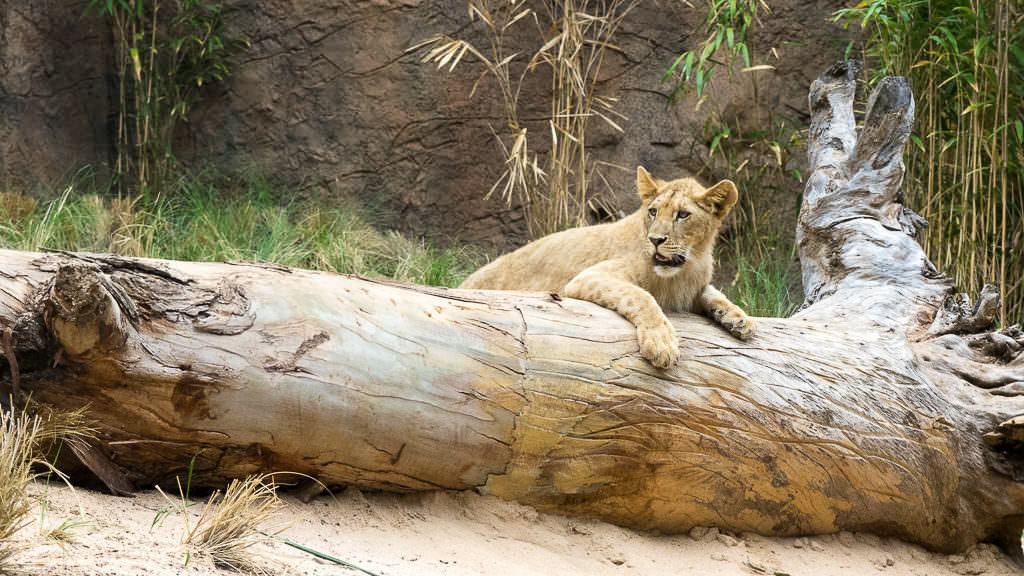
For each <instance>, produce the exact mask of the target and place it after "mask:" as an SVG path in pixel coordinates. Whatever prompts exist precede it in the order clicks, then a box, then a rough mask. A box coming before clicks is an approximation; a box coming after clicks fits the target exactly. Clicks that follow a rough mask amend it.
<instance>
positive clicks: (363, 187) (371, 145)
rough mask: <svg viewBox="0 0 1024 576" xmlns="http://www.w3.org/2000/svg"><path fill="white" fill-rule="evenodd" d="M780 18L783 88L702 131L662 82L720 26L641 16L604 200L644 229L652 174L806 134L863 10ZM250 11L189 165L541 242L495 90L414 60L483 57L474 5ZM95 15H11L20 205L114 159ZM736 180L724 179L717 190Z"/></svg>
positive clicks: (0, 50) (766, 87)
mask: <svg viewBox="0 0 1024 576" xmlns="http://www.w3.org/2000/svg"><path fill="white" fill-rule="evenodd" d="M698 4H699V3H698ZM770 4H771V6H772V8H773V12H772V13H771V14H770V15H766V16H765V17H764V22H763V26H761V27H760V28H759V29H758V32H757V35H756V38H755V39H754V41H753V42H754V43H755V44H756V45H757V46H759V47H762V48H764V49H767V48H768V47H775V48H776V51H777V54H778V58H777V59H776V58H775V57H774V56H772V57H771V58H770V59H769V63H771V64H773V65H775V66H776V67H777V69H776V70H775V71H770V72H760V73H758V74H759V76H758V86H757V97H756V99H755V96H754V91H753V86H752V83H751V82H750V75H749V74H745V75H740V76H738V77H737V78H738V80H737V81H736V82H734V83H732V84H729V85H727V83H726V82H721V83H720V85H721V87H720V88H719V89H716V90H715V91H714V92H713V93H712V95H711V97H710V98H709V99H708V101H706V102H705V103H704V104H703V106H702V107H701V110H700V111H696V110H694V104H695V100H694V99H692V98H689V99H687V100H684V101H683V102H681V103H679V104H676V105H670V104H669V102H668V100H667V95H668V93H669V91H670V88H669V87H668V86H667V85H663V84H661V83H660V77H661V75H662V73H663V72H664V70H665V68H666V67H667V65H668V64H669V63H671V61H672V59H673V58H674V57H675V56H676V55H678V54H679V53H680V52H682V51H683V50H685V49H687V48H691V47H694V46H696V45H697V44H698V43H699V41H700V39H701V38H700V32H699V30H700V23H701V19H702V14H701V8H702V7H701V6H699V5H698V7H697V8H688V7H686V6H685V5H683V4H682V3H679V2H674V1H671V2H645V3H643V4H641V5H640V6H639V7H638V8H637V9H636V10H634V12H632V13H631V14H630V15H629V17H628V18H627V20H626V23H625V25H624V28H623V29H622V30H621V32H620V34H619V35H618V37H617V41H618V44H619V45H620V46H621V48H622V52H621V53H617V54H613V55H612V56H611V57H610V59H609V61H608V63H607V64H606V66H605V68H604V73H603V74H602V80H603V81H602V82H601V89H602V90H603V91H604V93H606V94H610V95H613V96H617V97H619V98H620V101H619V103H618V105H617V110H618V111H619V112H622V113H623V114H625V115H626V116H628V117H629V120H628V121H627V122H625V123H624V124H623V127H624V128H625V132H623V133H618V132H615V131H613V130H611V129H609V128H605V127H602V126H599V125H597V123H595V125H594V128H595V129H594V131H593V132H592V133H591V134H590V136H589V137H588V138H589V143H590V148H591V151H592V153H593V158H594V159H595V160H598V161H602V162H605V163H608V164H607V165H604V167H603V168H602V174H603V176H604V179H603V180H602V179H598V178H595V179H593V180H592V181H593V182H594V191H595V192H598V193H601V194H603V195H604V197H605V198H606V199H608V200H609V201H610V203H611V204H612V205H613V206H616V207H618V208H621V209H623V210H630V209H632V208H633V207H635V201H634V199H633V184H632V182H633V178H634V170H635V166H636V165H637V164H643V165H644V166H646V167H647V168H649V169H650V170H651V171H652V172H654V173H655V174H656V175H664V176H666V177H674V176H677V175H679V174H682V173H684V172H691V173H697V172H698V171H700V170H701V169H702V168H703V167H704V166H705V163H706V161H707V155H708V138H707V135H706V131H705V120H706V118H707V115H708V114H709V113H710V112H712V111H716V112H718V113H719V114H722V115H725V116H728V117H730V118H732V117H738V118H739V119H740V121H741V122H743V123H745V124H746V125H748V126H751V127H753V126H754V125H755V124H756V123H758V122H764V121H766V120H767V118H768V117H769V115H770V114H771V112H772V111H775V112H776V113H782V114H785V115H788V116H790V117H791V118H795V119H797V120H802V119H805V118H806V109H807V105H806V91H807V86H808V85H809V83H810V81H811V79H812V78H813V77H814V76H815V75H816V73H817V72H818V71H820V70H821V69H823V68H824V67H825V66H826V65H827V64H828V63H829V62H831V61H833V60H835V59H837V58H839V57H840V56H841V54H842V48H843V46H844V43H843V42H842V41H841V40H840V39H839V37H840V36H842V35H843V34H844V32H843V31H842V30H840V29H838V28H837V27H835V26H833V25H831V24H828V23H827V22H826V19H827V16H828V14H829V13H831V11H832V10H834V9H835V8H837V7H839V6H840V5H843V4H845V2H842V1H840V0H819V1H817V2H801V1H798V0H774V1H772V2H770ZM231 7H232V13H231V15H229V17H228V18H229V21H230V22H231V27H232V29H233V31H234V32H237V33H238V34H240V35H243V36H245V37H247V38H248V39H249V40H250V42H251V47H250V48H249V49H248V50H247V51H245V52H244V53H242V54H241V55H240V56H239V58H238V61H237V63H236V64H235V66H234V67H233V71H232V74H231V76H230V77H229V78H228V79H227V80H226V81H225V82H223V83H221V84H217V85H213V86H210V90H209V91H208V92H207V93H206V95H205V99H204V100H203V101H202V102H201V103H200V104H199V105H198V106H197V107H195V108H194V111H193V112H192V114H191V118H190V120H191V121H190V123H189V124H188V125H186V126H184V127H183V128H182V129H180V130H179V131H178V139H177V141H176V151H177V154H178V156H179V158H180V159H182V160H184V161H186V162H187V163H190V164H192V165H200V164H205V163H207V162H208V163H210V164H212V165H213V166H216V167H217V168H218V169H220V170H223V171H227V172H229V173H231V172H237V171H245V172H250V173H253V174H258V175H261V176H265V177H266V178H268V179H269V180H270V181H271V182H272V183H274V184H275V185H276V186H277V189H279V190H280V191H281V193H282V195H283V196H289V197H290V196H296V197H300V198H314V199H318V200H323V201H327V202H336V201H337V202H340V201H341V200H342V199H344V198H352V199H356V200H358V201H359V202H360V203H362V204H363V205H366V206H368V207H371V208H372V209H375V210H376V211H377V212H378V213H379V221H380V223H381V224H382V225H384V226H390V227H396V228H399V229H402V230H404V231H406V232H410V233H414V234H423V235H426V236H431V237H434V238H436V239H437V240H439V241H442V242H443V241H445V240H446V239H447V238H449V237H452V236H454V237H458V238H459V239H460V240H464V241H473V242H477V243H480V244H482V245H483V246H485V247H487V248H488V249H490V250H492V251H496V250H502V249H506V248H508V247H511V246H512V245H514V244H516V243H520V242H522V241H523V240H525V230H526V227H525V223H524V222H523V219H522V213H521V211H520V210H518V209H517V208H516V207H514V206H513V207H512V208H508V207H506V206H505V204H504V203H503V202H502V201H501V200H500V199H498V198H491V199H490V200H484V199H483V196H484V195H485V194H486V192H487V191H488V190H489V189H490V187H491V185H492V183H493V182H494V180H495V178H496V177H497V176H498V175H499V174H500V173H501V171H502V169H503V165H502V161H503V159H502V156H501V153H500V151H499V148H498V145H497V143H496V141H495V138H494V135H493V134H492V131H491V129H492V128H493V129H494V130H497V131H501V130H502V128H503V115H502V104H501V101H500V100H499V99H498V97H497V94H496V92H495V90H494V86H493V84H492V83H491V82H490V80H484V81H483V82H482V83H481V85H480V88H479V89H478V90H477V93H476V94H475V95H474V97H473V98H470V97H469V95H470V91H471V88H472V85H473V83H474V82H475V81H476V79H477V75H478V73H479V70H480V68H479V67H478V66H474V65H473V63H472V62H471V61H467V62H464V63H463V64H461V65H460V66H459V68H457V69H456V70H455V71H454V72H452V73H448V72H438V71H437V70H435V69H434V68H433V67H431V66H428V65H424V64H421V63H420V62H419V57H418V56H417V55H415V54H408V53H407V52H406V50H407V48H409V47H410V46H412V45H413V44H415V43H416V42H418V41H420V40H423V39H425V38H428V37H430V36H432V35H433V34H436V33H439V32H449V33H451V32H459V34H460V36H462V37H466V36H467V35H468V37H469V38H470V39H475V40H477V41H479V42H483V40H484V39H483V37H482V36H479V34H480V31H478V30H476V29H475V27H474V26H472V25H470V23H469V19H468V16H467V11H466V5H465V1H464V0H424V1H417V0H372V1H353V0H349V1H343V2H338V1H334V0H265V1H257V0H232V1H231ZM83 9H84V5H83V4H78V5H75V4H69V3H67V2H66V1H64V2H60V1H57V0H44V1H40V2H31V3H23V2H21V1H20V0H19V1H18V2H15V0H0V24H2V32H0V34H2V35H3V36H2V37H0V67H2V72H3V78H2V79H0V118H3V124H2V125H0V138H2V143H0V144H2V146H3V148H2V150H3V157H2V158H0V173H2V174H3V179H4V184H5V186H6V187H8V188H10V187H12V186H24V185H30V184H32V183H33V182H36V181H39V180H48V181H54V180H59V179H60V177H61V176H62V175H66V174H68V173H69V171H71V170H74V169H75V168H77V167H78V166H80V165H81V164H84V163H89V164H92V165H94V166H100V167H101V166H103V165H104V164H106V163H109V161H110V159H111V158H112V154H113V151H112V142H113V140H114V139H113V134H114V130H115V128H116V127H115V126H114V124H115V123H116V114H115V113H114V112H113V111H114V110H116V97H117V94H116V91H115V90H116V76H115V71H114V68H113V57H112V53H111V42H110V38H109V31H108V30H107V28H106V26H105V24H104V22H103V21H102V20H101V19H100V18H99V17H98V16H95V15H90V14H85V15H83ZM523 30H529V27H526V26H524V27H523ZM473 34H478V35H477V36H473ZM528 35H529V32H524V36H522V37H520V38H517V40H523V41H528V40H531V39H530V38H529V37H528ZM545 74H546V72H545V71H539V72H538V74H537V75H536V76H534V77H533V79H531V80H530V82H529V83H528V85H527V86H526V88H525V89H524V92H523V103H522V109H523V110H524V113H523V116H524V117H527V118H533V119H540V118H542V117H543V116H544V115H545V114H546V113H547V111H548V106H549V104H548V100H547V98H548V88H549V82H550V81H549V80H548V79H547V77H546V76H545ZM719 74H721V76H722V79H723V80H724V76H725V73H724V70H722V69H720V72H719ZM528 128H529V130H530V132H531V134H534V135H536V136H537V138H535V140H538V139H542V138H540V135H546V132H547V126H546V124H545V123H544V122H542V121H539V120H536V121H534V122H531V123H529V124H528ZM796 162H803V159H802V158H799V159H798V160H796ZM613 165H617V166H620V167H621V168H615V167H614V166H613ZM726 175H727V173H726V171H725V170H724V169H723V167H722V166H718V165H715V164H712V167H711V168H710V169H705V171H704V172H703V173H702V176H706V177H707V179H709V180H710V179H714V178H718V177H724V176H726ZM604 180H606V181H607V184H608V185H607V186H606V185H605V182H604ZM793 187H794V189H796V188H797V187H798V185H796V183H795V182H794V183H793Z"/></svg>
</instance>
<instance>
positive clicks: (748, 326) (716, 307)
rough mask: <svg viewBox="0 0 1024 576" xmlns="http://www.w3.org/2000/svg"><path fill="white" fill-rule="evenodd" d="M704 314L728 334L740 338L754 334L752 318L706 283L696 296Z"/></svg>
mask: <svg viewBox="0 0 1024 576" xmlns="http://www.w3.org/2000/svg"><path fill="white" fill-rule="evenodd" d="M697 302H698V304H699V305H700V308H701V310H702V311H703V312H704V314H706V315H708V316H709V317H710V318H711V319H712V320H714V321H715V322H718V323H719V324H721V325H722V327H723V328H725V329H726V330H728V331H729V333H730V334H732V335H733V336H735V337H737V338H739V339H740V340H750V339H751V338H753V336H754V331H755V328H756V325H755V323H754V319H753V318H751V317H750V316H747V314H746V312H744V311H743V310H742V309H741V308H740V307H739V306H737V305H735V304H733V303H732V302H730V301H729V299H728V298H726V297H725V294H722V293H721V292H719V291H718V289H717V288H715V287H714V286H712V285H710V284H708V285H707V286H705V287H704V291H703V292H701V293H700V296H698V297H697Z"/></svg>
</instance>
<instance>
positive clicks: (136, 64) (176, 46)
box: [88, 0, 247, 195]
mask: <svg viewBox="0 0 1024 576" xmlns="http://www.w3.org/2000/svg"><path fill="white" fill-rule="evenodd" d="M88 8H89V9H90V10H94V11H96V12H98V13H99V14H100V15H102V16H104V17H106V18H107V19H108V20H109V23H110V26H111V33H112V35H113V42H114V47H115V50H114V57H115V65H116V68H117V74H118V85H117V90H118V116H117V132H116V145H117V158H116V161H115V165H114V172H115V174H114V176H115V178H116V179H115V182H116V184H117V188H118V192H119V193H120V194H122V195H124V194H126V193H129V192H135V193H140V192H143V191H145V190H147V189H148V188H151V187H153V186H157V185H162V184H163V183H164V180H165V179H166V178H169V177H170V175H171V168H172V166H173V164H174V162H175V158H174V154H173V151H172V149H171V143H172V142H173V138H174V131H175V128H176V127H177V126H178V124H179V123H180V122H183V121H187V120H188V114H189V112H190V110H191V109H192V106H193V105H194V104H195V103H196V101H197V100H198V98H199V93H200V90H201V89H202V87H203V85H204V84H206V85H209V84H211V83H213V82H216V81H219V80H221V79H223V78H224V77H225V76H226V75H227V74H228V71H229V68H228V61H229V59H230V58H231V57H232V56H233V55H234V54H235V53H237V52H238V51H240V50H241V49H242V48H244V47H245V46H247V42H246V41H244V40H241V39H238V38H233V37H231V36H230V35H229V34H228V32H227V27H226V23H225V20H224V14H225V7H224V1H223V0H90V2H89V4H88Z"/></svg>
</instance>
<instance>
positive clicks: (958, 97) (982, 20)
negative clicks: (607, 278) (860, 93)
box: [835, 0, 1024, 325]
mask: <svg viewBox="0 0 1024 576" xmlns="http://www.w3.org/2000/svg"><path fill="white" fill-rule="evenodd" d="M835 19H837V20H839V21H842V22H843V23H845V24H848V25H849V24H852V25H857V26H860V27H862V28H863V30H864V33H865V39H864V45H863V48H862V52H863V57H864V59H865V61H866V62H867V63H868V65H867V69H868V70H869V74H868V78H869V80H868V81H869V82H871V83H873V82H875V81H877V80H878V79H879V78H881V77H883V76H888V75H900V76H906V77H908V78H909V80H910V83H911V87H912V88H913V91H914V96H915V98H916V104H917V114H916V116H917V118H916V125H915V128H914V134H913V135H912V136H911V142H912V144H911V146H910V147H909V148H908V151H907V154H906V155H907V158H906V164H907V173H906V179H905V183H904V186H905V188H906V192H907V204H908V205H909V206H911V207H912V208H914V209H915V210H917V211H919V212H920V213H921V215H922V216H923V217H924V218H925V219H927V220H928V222H929V223H930V225H929V227H928V228H926V229H925V231H924V233H923V237H922V239H921V242H922V245H923V246H924V248H925V250H926V252H927V253H928V256H929V258H931V260H932V261H933V262H934V263H935V265H936V266H937V267H938V268H939V270H941V271H944V272H946V273H948V274H950V275H951V276H952V277H953V279H954V280H955V282H956V284H957V285H958V286H959V287H960V288H961V289H966V290H968V291H976V290H979V289H980V288H981V286H982V284H984V283H996V284H998V285H999V288H1000V292H1001V293H1002V296H1003V298H1002V306H1001V309H1000V322H1001V323H1002V324H1003V325H1006V324H1008V323H1013V322H1016V321H1019V320H1020V319H1021V316H1022V314H1024V285H1022V282H1024V252H1022V251H1021V250H1019V249H1015V248H1019V247H1021V246H1024V2H1021V1H1020V0H895V1H893V0H886V1H881V0H864V1H862V2H860V3H858V4H857V5H856V6H853V7H851V8H848V9H844V10H839V11H837V12H836V13H835Z"/></svg>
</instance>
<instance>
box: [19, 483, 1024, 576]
mask: <svg viewBox="0 0 1024 576" xmlns="http://www.w3.org/2000/svg"><path fill="white" fill-rule="evenodd" d="M33 494H34V495H35V496H36V497H37V498H43V497H45V500H46V502H47V507H46V514H45V517H42V515H41V514H40V508H39V507H37V509H36V511H35V514H34V516H35V518H34V520H33V522H32V524H31V525H29V526H27V527H26V528H25V529H23V530H22V532H21V533H19V535H18V539H19V540H20V541H22V542H23V543H24V544H26V545H27V546H28V549H27V550H25V551H24V552H23V553H21V554H20V555H19V556H17V558H16V560H17V563H18V564H19V565H20V567H21V569H22V571H23V572H24V573H27V574H39V575H51V574H52V575H76V576H77V575H86V574H88V575H111V576H114V575H117V576H125V575H136V574H144V575H146V576H164V575H172V574H188V575H192V574H211V575H212V574H218V575H226V574H230V573H231V572H229V571H226V570H223V569H218V568H216V567H215V566H214V565H213V564H212V562H211V561H210V560H209V559H207V558H204V557H202V556H201V555H197V554H196V552H195V551H194V550H191V551H190V550H189V548H188V547H186V546H184V545H182V544H181V540H182V536H183V533H184V531H185V519H184V517H183V516H182V515H181V514H176V515H171V516H168V517H167V518H165V519H164V520H163V522H162V523H159V524H158V525H156V526H154V525H153V524H154V518H155V517H156V515H157V511H158V510H160V509H161V508H162V507H163V506H164V505H165V504H166V503H167V500H165V499H164V497H163V496H161V495H160V494H158V493H157V492H145V493H142V494H139V495H138V496H136V497H134V498H117V497H113V496H108V495H104V494H100V493H96V492H90V491H87V490H81V489H79V490H76V491H74V492H72V490H71V489H69V488H67V487H64V486H59V487H55V486H50V487H49V488H45V487H44V486H43V485H35V486H33ZM283 499H284V503H285V506H284V508H283V509H282V510H281V513H280V517H281V520H282V521H283V522H284V524H285V525H287V528H286V529H285V530H284V532H282V536H283V537H286V538H288V539H290V540H293V541H295V542H298V543H301V544H303V545H306V546H308V547H310V548H313V549H316V550H319V551H321V552H324V553H327V554H330V555H332V556H335V557H338V558H342V559H344V560H347V561H349V562H352V563H354V564H357V565H359V566H362V567H364V568H366V569H367V570H370V571H372V572H375V573H377V574H380V575H381V576H398V575H410V576H412V575H417V576H424V575H434V574H438V575H453V576H455V575H460V576H461V575H466V576H469V575H484V576H492V575H493V576H498V575H502V576H504V575H513V576H514V575H543V574H558V575H565V574H587V575H598V576H601V575H609V576H610V575H616V576H620V575H630V576H633V575H647V574H650V575H658V576H664V575H666V574H694V575H698V574H699V575H705V574H714V575H715V576H732V575H744V576H746V575H751V574H754V575H768V576H783V575H790V576H801V575H811V576H832V575H839V574H843V575H850V574H856V575H860V574H887V575H914V576H944V575H954V574H955V575H979V574H985V575H993V576H995V575H1008V574H1021V573H1024V571H1021V570H1020V569H1019V568H1017V567H1016V566H1015V565H1014V564H1013V563H1012V562H1011V561H1010V560H1009V559H1008V558H1007V557H1006V556H1004V555H1002V554H1001V553H1000V552H999V551H998V549H996V548H995V547H993V546H989V545H980V546H978V547H976V548H975V549H973V550H971V551H969V552H967V553H966V554H962V555H954V556H946V555H940V554H931V553H929V552H927V551H925V550H923V549H922V548H920V547H918V546H913V545H910V544H905V543H903V542H899V541H894V540H887V539H880V538H877V537H875V536H871V535H866V534H850V533H841V534H838V535H829V536H819V537H814V538H763V537H760V536H756V535H750V534H733V535H730V534H723V533H719V532H718V531H717V530H714V529H711V530H707V529H700V528H698V529H695V530H694V531H693V532H692V533H691V534H690V535H677V536H660V535H654V534H644V533H638V532H635V531H632V530H627V529H623V528H619V527H617V526H612V525H610V524H605V523H602V522H596V521H590V520H580V519H571V518H564V517H560V516H553V515H549V514H541V513H538V512H536V511H535V510H533V509H532V508H529V507H526V506H522V505H519V504H515V503H511V502H505V501H503V500H499V499H496V498H493V497H485V496H479V495H477V494H472V493H434V494H416V495H391V494H363V493H361V492H359V491H357V490H349V491H346V492H344V493H342V494H339V495H338V496H337V497H334V498H332V497H320V498H318V499H316V500H314V501H313V502H311V503H309V504H303V503H302V502H300V501H298V500H296V499H295V498H293V497H291V496H288V495H285V496H284V498H283ZM200 508H201V506H194V507H193V508H192V509H190V512H189V513H190V514H193V517H197V516H198V514H199V509H200ZM65 521H73V522H84V523H83V524H80V525H77V526H75V527H73V528H70V529H69V530H66V533H68V534H70V537H69V538H70V540H69V541H66V542H57V541H55V540H54V539H53V538H52V537H48V536H46V535H45V534H46V533H47V532H48V531H51V530H53V529H54V528H56V527H58V526H60V525H61V524H62V523H63V522H65ZM40 523H41V524H42V525H40ZM252 552H253V554H254V556H256V557H257V558H258V560H257V562H258V563H259V565H261V566H263V567H264V568H265V569H266V570H267V571H268V573H272V574H295V575H298V574H302V575H313V574H316V575H320V574H323V575H327V574H332V575H337V574H341V575H345V574H353V575H358V574H360V573H359V572H357V571H354V570H350V569H347V568H342V567H339V566H337V565H335V564H331V563H328V562H326V561H324V560H319V559H317V558H314V557H313V556H310V555H308V554H306V553H304V552H301V551H299V550H296V549H294V548H291V547H289V546H287V545H285V544H282V543H279V542H268V543H261V544H258V545H257V546H256V547H254V548H253V549H252ZM186 558H188V563H187V565H186Z"/></svg>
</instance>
